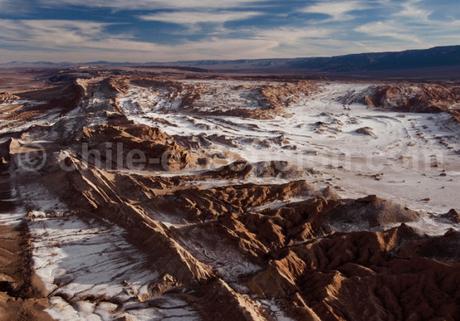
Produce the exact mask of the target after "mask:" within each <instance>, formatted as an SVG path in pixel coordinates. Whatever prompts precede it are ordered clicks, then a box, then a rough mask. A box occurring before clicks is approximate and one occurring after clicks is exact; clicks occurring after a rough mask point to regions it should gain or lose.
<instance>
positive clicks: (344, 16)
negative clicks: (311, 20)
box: [302, 1, 368, 21]
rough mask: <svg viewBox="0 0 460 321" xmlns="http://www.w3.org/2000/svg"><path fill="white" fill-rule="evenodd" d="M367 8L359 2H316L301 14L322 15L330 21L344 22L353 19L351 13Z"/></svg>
mask: <svg viewBox="0 0 460 321" xmlns="http://www.w3.org/2000/svg"><path fill="white" fill-rule="evenodd" d="M367 7H368V5H367V4H366V3H364V2H359V1H340V2H318V3H315V4H313V5H310V6H307V7H305V8H304V9H303V10H302V12H305V13H316V14H324V15H327V16H329V17H330V18H331V20H332V21H346V20H350V19H353V16H351V15H350V13H351V12H353V11H359V10H364V9H366V8H367Z"/></svg>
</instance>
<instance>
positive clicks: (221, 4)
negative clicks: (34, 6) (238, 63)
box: [39, 0, 262, 10]
mask: <svg viewBox="0 0 460 321" xmlns="http://www.w3.org/2000/svg"><path fill="white" fill-rule="evenodd" d="M39 1H40V3H42V4H44V5H47V6H55V7H58V6H61V7H62V6H68V5H73V6H83V7H95V8H114V9H123V10H135V9H167V8H173V9H178V8H179V9H196V8H204V9H208V8H235V7H241V6H246V5H250V4H254V3H257V2H261V1H262V0H218V1H216V0H130V1H127V0H92V1H84V0H39Z"/></svg>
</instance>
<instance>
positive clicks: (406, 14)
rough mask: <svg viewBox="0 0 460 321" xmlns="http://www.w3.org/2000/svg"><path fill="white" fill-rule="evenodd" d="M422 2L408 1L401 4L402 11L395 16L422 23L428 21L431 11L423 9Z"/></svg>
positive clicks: (416, 0) (417, 0)
mask: <svg viewBox="0 0 460 321" xmlns="http://www.w3.org/2000/svg"><path fill="white" fill-rule="evenodd" d="M420 2H421V1H419V0H407V1H406V2H402V3H401V7H402V8H401V9H402V10H400V11H398V12H397V13H396V14H395V16H396V17H401V18H411V19H417V20H421V21H428V20H429V16H430V15H431V13H432V12H431V11H429V10H426V9H423V8H421V7H420V6H419V4H420Z"/></svg>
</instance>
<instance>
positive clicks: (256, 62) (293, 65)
mask: <svg viewBox="0 0 460 321" xmlns="http://www.w3.org/2000/svg"><path fill="white" fill-rule="evenodd" d="M72 66H73V67H76V66H94V67H101V68H110V67H122V66H130V67H161V68H177V67H180V69H183V70H188V71H196V72H206V71H211V72H213V71H214V72H230V73H232V72H236V73H245V72H246V73H260V74H279V75H286V74H294V75H301V76H326V77H328V76H330V77H333V76H334V77H354V78H356V77H357V78H376V79H377V78H378V79H380V78H381V79H384V78H401V79H406V78H423V79H453V80H459V79H460V45H459V46H446V47H434V48H431V49H422V50H406V51H401V52H379V53H361V54H352V55H345V56H336V57H316V58H287V59H240V60H200V61H178V62H167V63H157V62H150V63H128V62H108V61H93V62H86V63H74V64H73V63H68V62H59V63H52V62H46V61H39V62H11V63H7V64H0V68H2V67H3V68H5V67H6V68H11V67H27V68H68V67H72Z"/></svg>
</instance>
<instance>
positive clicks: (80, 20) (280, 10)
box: [0, 0, 460, 62]
mask: <svg viewBox="0 0 460 321" xmlns="http://www.w3.org/2000/svg"><path fill="white" fill-rule="evenodd" d="M459 31H460V3H459V0H438V1H435V0H430V1H428V0H406V1H404V0H402V1H397V0H367V1H364V0H349V1H335V0H331V1H329V0H323V1H314V0H284V1H282V0H276V1H275V0H87V1H82V0H0V62H6V61H11V60H23V61H37V60H49V61H78V62H84V61H94V60H109V61H132V62H143V61H176V60H195V59H239V58H279V57H306V56H331V55H341V54H348V53H357V52H373V51H387V50H404V49H416V48H428V47H432V46H439V45H454V44H460V32H459Z"/></svg>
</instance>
